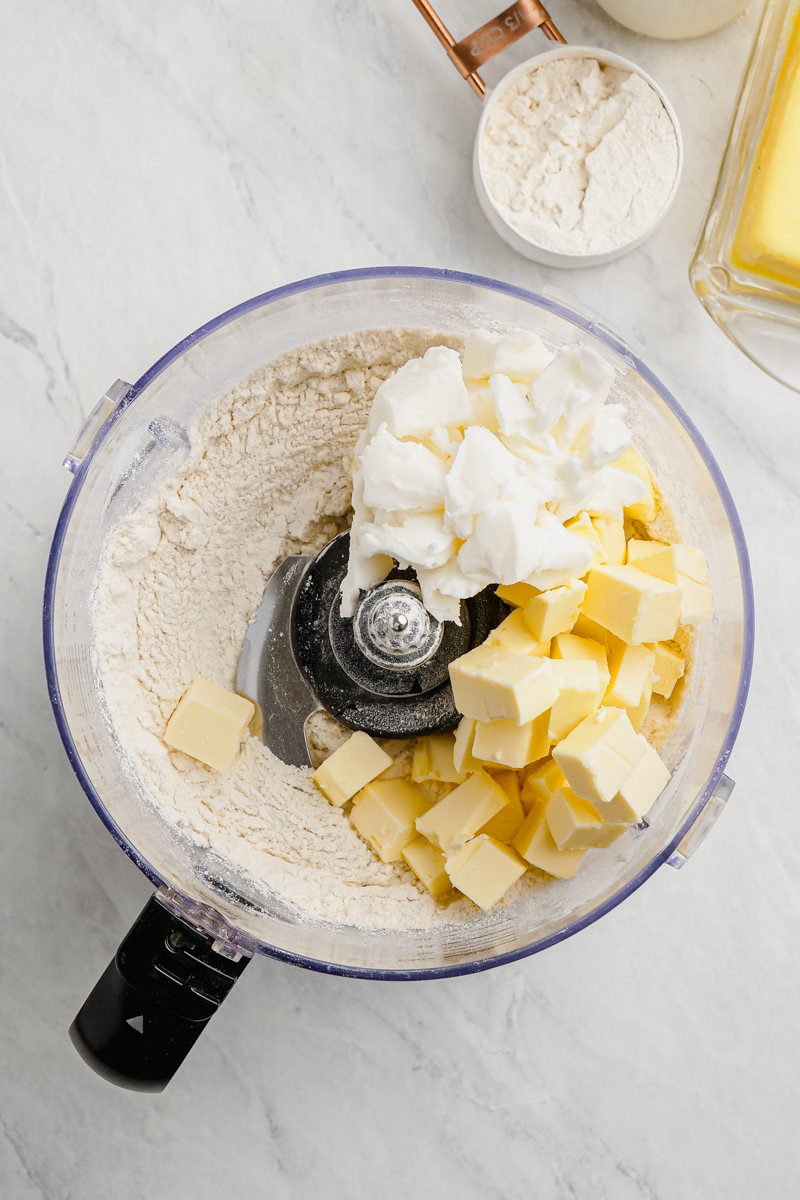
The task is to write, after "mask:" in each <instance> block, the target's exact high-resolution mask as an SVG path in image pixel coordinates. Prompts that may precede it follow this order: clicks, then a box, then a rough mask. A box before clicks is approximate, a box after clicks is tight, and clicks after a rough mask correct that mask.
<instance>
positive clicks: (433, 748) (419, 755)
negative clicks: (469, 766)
mask: <svg viewBox="0 0 800 1200" xmlns="http://www.w3.org/2000/svg"><path fill="white" fill-rule="evenodd" d="M455 745H456V739H455V737H454V736H453V734H452V733H433V734H430V735H429V736H428V737H421V738H419V739H418V740H417V744H416V746H415V747H414V757H413V759H412V763H411V778H412V779H413V780H414V783H424V782H425V781H426V780H429V779H430V780H434V781H435V782H439V783H463V782H464V780H465V779H466V778H467V773H466V771H459V770H457V768H456V765H455V763H454V761H453V752H454V750H455Z"/></svg>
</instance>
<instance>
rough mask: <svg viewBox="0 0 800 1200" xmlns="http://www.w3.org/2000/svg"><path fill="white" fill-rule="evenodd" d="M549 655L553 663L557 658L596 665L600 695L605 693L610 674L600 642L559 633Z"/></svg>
mask: <svg viewBox="0 0 800 1200" xmlns="http://www.w3.org/2000/svg"><path fill="white" fill-rule="evenodd" d="M550 654H551V656H552V659H553V661H554V662H555V660H556V659H557V658H563V659H567V660H571V659H578V660H581V659H582V660H584V661H590V662H594V663H596V664H597V669H598V671H599V672H600V687H601V693H600V694H601V695H602V694H603V692H605V690H606V688H607V687H608V685H609V683H610V681H611V673H610V672H609V669H608V657H607V655H606V650H605V646H604V645H601V643H600V642H595V641H593V640H592V639H591V638H585V637H578V635H577V634H575V633H560V634H559V635H558V637H554V638H553V641H552V643H551V647H550Z"/></svg>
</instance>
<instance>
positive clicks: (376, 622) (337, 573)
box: [292, 533, 509, 737]
mask: <svg viewBox="0 0 800 1200" xmlns="http://www.w3.org/2000/svg"><path fill="white" fill-rule="evenodd" d="M349 554H350V534H349V533H343V534H340V535H339V537H337V538H334V539H333V541H332V542H330V543H329V544H328V545H327V546H326V547H325V549H324V550H322V551H321V553H320V554H319V555H317V557H316V558H315V559H314V561H313V562H312V563H311V564H310V566H309V567H308V569H307V571H306V574H305V578H304V580H303V583H302V585H301V587H300V590H299V592H298V595H297V600H296V602H295V605H294V611H293V614H292V646H293V650H294V654H295V658H296V660H297V663H298V664H299V666H300V668H301V670H302V671H303V673H304V674H305V676H306V678H307V679H308V682H309V684H310V685H311V688H312V689H313V691H314V693H315V694H316V696H317V697H318V699H319V701H320V703H321V704H322V705H323V706H324V707H325V708H326V709H327V710H328V712H329V713H331V715H332V716H334V717H336V719H337V720H338V721H340V722H341V723H342V725H345V726H347V728H348V729H361V730H363V731H364V732H365V733H369V734H371V735H372V736H373V737H418V736H421V735H423V734H427V733H441V732H443V731H444V730H446V729H452V728H453V726H454V725H456V724H457V723H458V721H459V719H460V715H459V713H458V711H457V709H456V706H455V703H454V701H453V691H452V688H451V686H450V677H449V673H448V667H449V665H450V663H451V662H453V660H454V659H456V658H459V657H460V656H461V655H462V654H465V653H466V652H467V651H468V650H471V649H472V648H473V647H474V646H477V645H480V643H481V642H483V641H485V639H486V638H487V637H488V635H489V633H490V632H491V631H492V629H494V628H495V627H496V626H497V625H499V624H500V622H501V621H502V620H503V618H504V617H506V616H507V615H508V612H509V609H508V607H507V605H505V604H504V603H503V601H502V600H500V599H499V598H498V597H497V595H496V594H495V589H494V588H493V587H489V588H486V589H484V591H482V592H481V593H480V594H479V595H477V596H474V597H473V598H472V599H470V600H462V602H461V626H460V627H459V626H458V625H456V624H455V622H454V621H444V622H441V623H440V622H438V621H436V620H435V618H433V617H431V616H430V615H429V614H428V613H427V612H426V611H425V609H424V607H423V605H422V601H421V594H420V591H419V587H418V585H417V584H416V581H415V575H414V572H413V571H411V570H407V571H401V570H399V569H395V570H394V571H392V572H391V573H390V575H389V576H388V579H387V580H385V581H384V583H382V584H377V585H376V587H374V588H372V589H370V591H369V592H366V593H362V596H361V599H360V601H359V605H358V608H357V611H356V614H355V616H354V617H353V618H344V617H341V616H340V615H339V607H340V604H341V584H342V580H343V579H344V577H345V574H346V572H347V562H348V558H349Z"/></svg>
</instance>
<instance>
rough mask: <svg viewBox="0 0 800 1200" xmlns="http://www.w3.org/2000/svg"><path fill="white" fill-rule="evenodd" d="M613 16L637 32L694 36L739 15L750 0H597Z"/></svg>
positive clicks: (669, 35) (652, 34)
mask: <svg viewBox="0 0 800 1200" xmlns="http://www.w3.org/2000/svg"><path fill="white" fill-rule="evenodd" d="M597 3H598V4H599V5H600V7H601V8H604V9H605V10H606V12H607V13H608V15H609V16H610V17H613V18H614V20H615V21H619V23H620V25H624V26H625V27H626V29H632V30H633V31H634V33H644V34H646V35H647V37H654V38H672V39H675V38H693V37H702V35H703V34H704V33H713V32H714V30H715V29H722V27H723V26H724V25H729V24H730V23H731V21H735V20H736V18H737V17H740V16H741V15H742V13H743V12H744V10H745V9H746V8H747V6H748V5H749V3H750V0H666V3H665V0H597Z"/></svg>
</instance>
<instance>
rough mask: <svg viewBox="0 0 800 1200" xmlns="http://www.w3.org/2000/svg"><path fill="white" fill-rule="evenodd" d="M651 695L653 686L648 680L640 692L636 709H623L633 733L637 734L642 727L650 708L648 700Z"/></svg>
mask: <svg viewBox="0 0 800 1200" xmlns="http://www.w3.org/2000/svg"><path fill="white" fill-rule="evenodd" d="M652 695H653V684H652V681H651V680H650V679H648V680H647V681H646V682H645V685H644V690H643V692H642V698H641V700H640V701H639V703H638V704H637V705H636V707H635V708H626V709H625V711H626V713H627V714H628V720H629V721H630V723H631V725H632V726H633V730H634V732H635V733H638V732H639V730H640V729H641V728H642V726H643V725H644V719H645V717H646V716H647V710H648V709H649V708H650V700H651V698H652Z"/></svg>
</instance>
